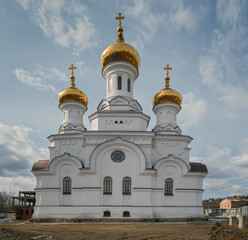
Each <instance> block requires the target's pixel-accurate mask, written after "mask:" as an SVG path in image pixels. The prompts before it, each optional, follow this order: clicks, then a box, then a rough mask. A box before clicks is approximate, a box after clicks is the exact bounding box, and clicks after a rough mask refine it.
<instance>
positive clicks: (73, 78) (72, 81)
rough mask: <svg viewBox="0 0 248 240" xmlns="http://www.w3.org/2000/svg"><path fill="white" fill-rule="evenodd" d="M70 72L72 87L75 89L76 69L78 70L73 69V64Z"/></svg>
mask: <svg viewBox="0 0 248 240" xmlns="http://www.w3.org/2000/svg"><path fill="white" fill-rule="evenodd" d="M68 69H69V70H71V77H70V79H71V87H75V76H74V72H73V70H74V69H77V68H76V67H73V64H71V67H69V68H68Z"/></svg>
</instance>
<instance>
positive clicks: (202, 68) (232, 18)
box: [199, 0, 248, 108]
mask: <svg viewBox="0 0 248 240" xmlns="http://www.w3.org/2000/svg"><path fill="white" fill-rule="evenodd" d="M245 4H246V2H245V1H236V0H235V1H231V0H230V1H218V2H217V11H216V14H217V18H218V19H219V20H220V22H221V26H220V28H216V29H214V31H213V35H212V41H211V45H210V48H209V49H205V51H206V53H205V54H204V55H203V56H202V57H201V59H200V64H199V72H200V74H201V75H202V80H203V83H205V84H207V85H208V86H209V87H210V88H212V89H213V90H214V91H216V92H218V93H219V97H218V100H219V101H221V102H223V103H225V104H226V105H227V106H229V107H232V108H247V104H246V99H247V98H248V90H247V89H248V88H247V87H248V85H247V80H248V78H247V76H248V69H247V65H248V54H247V52H248V45H247V40H246V39H247V37H248V27H247V24H248V21H247V17H246V13H245V9H246V8H245V7H244V5H245ZM223 26H225V27H223Z"/></svg>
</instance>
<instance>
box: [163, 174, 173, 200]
mask: <svg viewBox="0 0 248 240" xmlns="http://www.w3.org/2000/svg"><path fill="white" fill-rule="evenodd" d="M164 195H171V196H172V195H173V180H172V179H171V178H166V179H165V184H164Z"/></svg>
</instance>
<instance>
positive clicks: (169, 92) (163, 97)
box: [152, 64, 182, 106]
mask: <svg viewBox="0 0 248 240" xmlns="http://www.w3.org/2000/svg"><path fill="white" fill-rule="evenodd" d="M164 69H166V70H167V76H166V78H165V81H166V84H165V88H164V89H162V90H161V91H160V92H158V93H157V94H156V95H155V96H154V97H153V100H152V105H153V106H156V105H157V104H159V103H164V102H172V103H177V104H178V105H181V103H182V96H181V95H180V93H179V92H177V91H176V90H174V89H172V88H170V87H169V81H170V77H169V76H168V74H169V72H168V70H171V69H172V68H169V64H167V68H164Z"/></svg>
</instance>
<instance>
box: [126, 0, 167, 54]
mask: <svg viewBox="0 0 248 240" xmlns="http://www.w3.org/2000/svg"><path fill="white" fill-rule="evenodd" d="M133 3H134V5H133V6H127V7H125V9H126V11H125V14H126V15H127V16H130V17H132V18H135V19H136V22H137V25H136V40H135V42H134V43H133V45H134V46H135V47H137V46H138V47H139V48H140V49H143V47H144V44H145V42H151V41H152V39H153V37H154V35H155V33H156V31H157V28H158V26H159V24H160V23H161V21H162V20H163V19H164V17H163V16H162V15H159V14H158V13H154V12H153V11H152V8H151V6H152V5H151V1H146V0H137V1H134V2H133Z"/></svg>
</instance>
